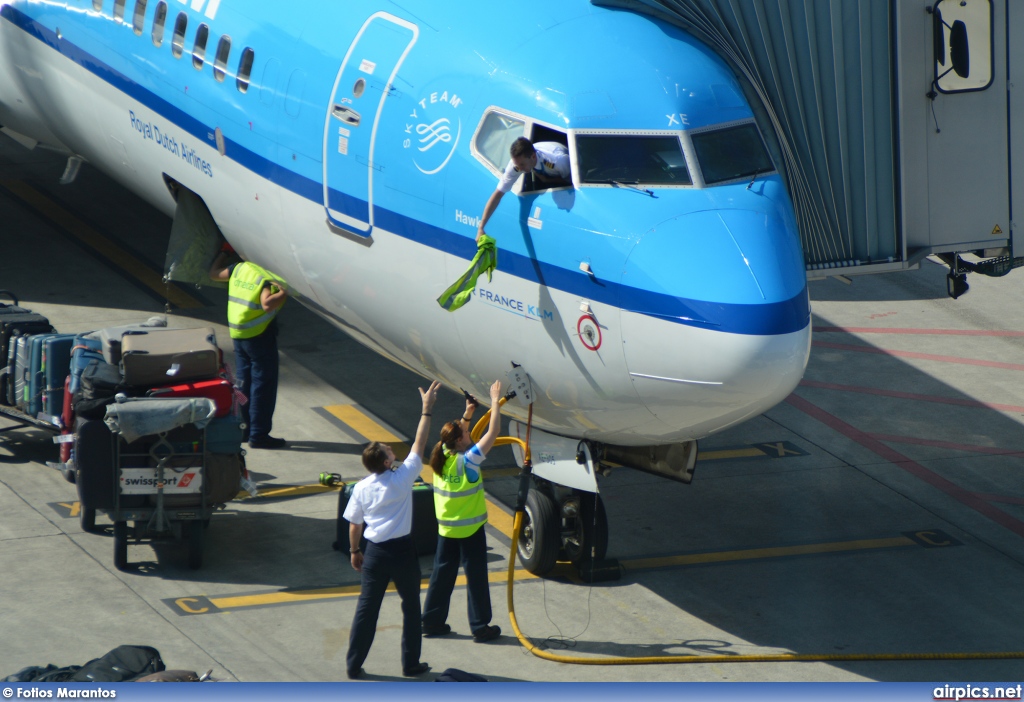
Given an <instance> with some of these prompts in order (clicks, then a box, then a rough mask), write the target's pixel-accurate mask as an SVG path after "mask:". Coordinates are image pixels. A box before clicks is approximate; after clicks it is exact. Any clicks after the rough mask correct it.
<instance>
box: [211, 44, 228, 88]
mask: <svg viewBox="0 0 1024 702" xmlns="http://www.w3.org/2000/svg"><path fill="white" fill-rule="evenodd" d="M230 55H231V37H229V36H228V35H227V34H225V35H224V36H222V37H221V38H220V41H219V42H217V58H216V59H215V60H214V62H213V77H214V78H216V79H217V81H218V82H220V83H223V82H224V76H226V75H227V72H228V56H230Z"/></svg>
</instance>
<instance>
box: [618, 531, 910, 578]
mask: <svg viewBox="0 0 1024 702" xmlns="http://www.w3.org/2000/svg"><path fill="white" fill-rule="evenodd" d="M916 544H917V542H915V541H914V540H913V539H910V538H908V537H906V536H894V537H891V538H887V539H858V540H854V541H833V542H829V543H821V544H801V545H799V546H772V547H768V548H751V549H742V550H738V551H716V552H713V553H692V554H688V555H682V556H663V557H659V558H636V559H633V560H624V561H620V563H621V565H622V567H623V568H625V569H627V570H643V569H648V568H664V567H668V566H685V565H699V564H703V563H722V562H726V561H751V560H758V559H762V558H782V557H785V556H807V555H811V554H817V553H842V552H847V551H867V550H871V549H881V548H895V547H899V546H914V545H916Z"/></svg>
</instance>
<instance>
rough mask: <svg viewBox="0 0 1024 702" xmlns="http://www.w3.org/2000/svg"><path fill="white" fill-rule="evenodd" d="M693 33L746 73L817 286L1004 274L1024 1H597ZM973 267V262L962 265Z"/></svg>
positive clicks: (1018, 164)
mask: <svg viewBox="0 0 1024 702" xmlns="http://www.w3.org/2000/svg"><path fill="white" fill-rule="evenodd" d="M592 2H593V3H594V4H597V5H602V6H610V7H620V8H623V9H628V10H632V11H635V12H641V13H645V14H649V15H652V16H655V17H658V18H660V19H663V20H665V21H668V22H671V23H673V24H676V25H678V26H680V27H682V28H684V29H686V30H687V31H689V32H691V33H692V34H694V35H695V36H697V37H698V38H699V39H701V40H702V41H704V42H705V43H707V44H708V45H709V46H710V47H711V48H713V49H714V50H715V51H717V52H718V53H719V54H720V55H721V56H722V57H723V58H725V59H726V61H728V62H729V64H730V65H731V66H732V67H733V69H734V70H735V71H736V73H737V76H738V77H739V79H740V83H741V84H742V85H743V87H744V90H745V91H746V92H747V97H748V98H749V99H750V102H751V104H752V105H753V106H754V109H755V111H757V112H758V113H759V114H758V115H757V117H758V123H759V125H760V127H761V132H762V134H764V136H765V138H766V140H768V142H769V148H770V149H771V150H772V154H773V157H774V159H775V162H776V164H777V165H778V166H779V168H780V172H782V173H783V177H784V178H785V180H786V183H787V187H788V189H789V192H790V195H791V197H792V199H793V203H794V207H795V209H796V215H797V221H798V225H799V228H800V235H801V239H802V243H803V247H804V256H805V260H806V265H807V274H808V277H809V278H818V277H825V276H833V275H842V276H849V275H859V274H866V273H883V272H889V271H897V270H906V269H910V268H916V267H917V266H918V265H919V263H920V261H921V260H922V259H923V258H924V257H925V256H928V255H933V254H934V255H937V256H939V257H940V258H941V259H942V260H943V261H945V262H946V263H947V264H948V265H949V266H950V275H949V276H948V280H949V294H950V295H951V296H952V297H957V296H959V295H960V294H963V292H966V290H967V284H966V273H967V272H976V273H982V274H985V275H1005V274H1006V273H1008V272H1009V271H1010V270H1011V269H1013V268H1016V267H1018V266H1019V265H1021V264H1022V263H1024V258H1017V257H1016V256H1015V249H1014V231H1015V226H1014V221H1013V216H1014V212H1015V211H1021V206H1022V205H1024V199H1022V198H1024V177H1022V176H1024V173H1022V172H1021V169H1022V165H1024V151H1022V149H1024V120H1021V119H1020V118H1019V117H1017V118H1016V119H1013V116H1014V115H1019V114H1020V112H1019V110H1020V109H1021V108H1022V101H1024V96H1022V95H1021V92H1022V91H1015V90H1014V89H1013V82H1012V78H1013V75H1014V74H1015V73H1016V74H1018V75H1021V74H1024V42H1020V43H1018V42H1015V41H1013V35H1012V34H1011V32H1010V27H1012V26H1018V27H1024V3H1022V2H1019V0H937V1H936V0H830V1H829V2H820V0H592ZM968 253H969V254H971V256H970V257H969V258H967V259H964V258H962V257H961V255H960V254H968Z"/></svg>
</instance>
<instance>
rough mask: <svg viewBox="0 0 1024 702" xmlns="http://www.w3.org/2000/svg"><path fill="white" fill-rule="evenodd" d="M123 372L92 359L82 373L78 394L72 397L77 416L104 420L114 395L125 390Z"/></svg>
mask: <svg viewBox="0 0 1024 702" xmlns="http://www.w3.org/2000/svg"><path fill="white" fill-rule="evenodd" d="M124 389H125V388H124V383H123V379H122V378H121V371H120V370H119V369H118V367H117V366H112V365H110V364H109V363H106V362H105V361H103V359H96V358H94V359H91V360H90V361H89V363H88V364H87V365H86V366H85V370H83V371H82V376H81V379H80V380H79V383H78V392H76V393H74V395H73V396H72V400H71V401H72V403H73V410H74V413H75V416H77V417H85V418H86V419H103V416H104V415H105V414H106V412H107V405H109V404H110V403H111V402H113V401H114V395H116V394H117V393H119V392H122V391H123V390H124Z"/></svg>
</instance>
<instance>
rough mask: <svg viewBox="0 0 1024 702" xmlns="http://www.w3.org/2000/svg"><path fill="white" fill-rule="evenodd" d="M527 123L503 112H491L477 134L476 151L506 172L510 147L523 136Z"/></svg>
mask: <svg viewBox="0 0 1024 702" xmlns="http://www.w3.org/2000/svg"><path fill="white" fill-rule="evenodd" d="M524 131H525V123H524V122H523V121H522V120H520V119H516V118H515V117H509V116H508V115H506V114H504V113H501V112H490V113H488V115H487V116H486V117H484V121H483V123H482V124H481V125H480V129H479V130H478V131H477V133H476V141H475V142H474V145H475V146H476V151H477V153H478V154H480V156H481V157H482V158H483V159H484V160H485V161H487V162H488V163H489V164H491V165H492V166H494V167H495V168H496V169H498V170H499V171H504V170H505V166H506V165H508V161H509V152H508V150H509V147H511V146H512V142H513V141H515V140H516V139H517V138H518V137H521V136H523V134H524Z"/></svg>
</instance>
